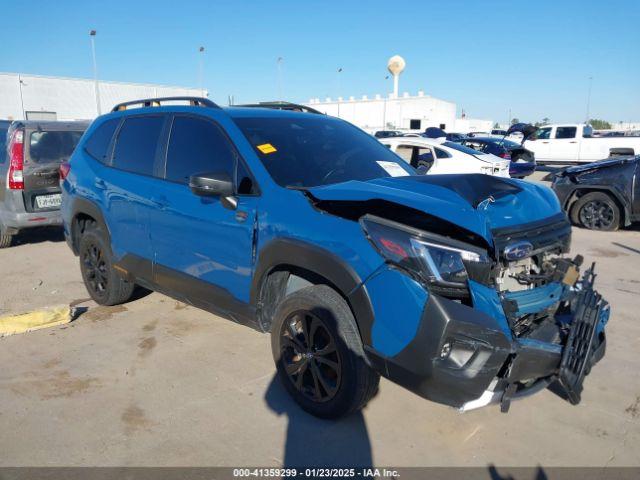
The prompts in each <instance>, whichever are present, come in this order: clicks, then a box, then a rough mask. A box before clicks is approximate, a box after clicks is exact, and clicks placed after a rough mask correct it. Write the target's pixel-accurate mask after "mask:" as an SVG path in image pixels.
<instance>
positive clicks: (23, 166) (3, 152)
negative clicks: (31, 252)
mask: <svg viewBox="0 0 640 480" xmlns="http://www.w3.org/2000/svg"><path fill="white" fill-rule="evenodd" d="M88 126H89V123H88V122H51V121H49V122H44V121H28V120H27V121H14V122H9V121H0V179H2V180H0V248H6V247H8V246H10V245H11V241H12V238H13V236H14V235H15V234H17V233H18V232H19V231H20V230H23V229H26V228H32V227H42V226H60V225H61V224H62V220H61V219H60V201H61V196H60V185H59V178H60V176H59V168H60V164H61V163H62V162H64V161H66V160H68V159H69V157H70V156H71V154H72V153H73V150H74V148H75V147H76V145H77V144H78V141H79V140H80V137H82V134H83V133H84V131H85V130H86V129H87V127H88Z"/></svg>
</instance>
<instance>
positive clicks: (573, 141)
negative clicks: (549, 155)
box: [569, 140, 578, 143]
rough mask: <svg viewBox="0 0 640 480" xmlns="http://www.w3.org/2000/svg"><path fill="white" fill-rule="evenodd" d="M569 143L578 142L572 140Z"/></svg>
mask: <svg viewBox="0 0 640 480" xmlns="http://www.w3.org/2000/svg"><path fill="white" fill-rule="evenodd" d="M569 143H578V142H576V141H575V140H572V141H570V142H569Z"/></svg>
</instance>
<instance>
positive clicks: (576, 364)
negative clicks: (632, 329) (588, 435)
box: [558, 268, 607, 405]
mask: <svg viewBox="0 0 640 480" xmlns="http://www.w3.org/2000/svg"><path fill="white" fill-rule="evenodd" d="M594 278H595V275H594V274H593V268H592V269H591V270H589V271H588V272H587V273H586V274H585V278H584V279H583V287H586V288H583V290H581V291H580V293H579V294H578V296H577V299H576V307H575V309H576V313H575V317H574V320H573V323H572V325H571V330H570V332H569V337H568V338H567V343H566V345H565V348H564V351H563V354H562V361H561V362H560V371H559V373H558V383H559V384H560V386H561V387H562V388H563V389H564V391H565V393H566V396H567V399H568V400H569V402H571V403H572V404H573V405H577V404H578V403H580V398H581V394H582V384H583V382H584V378H585V376H586V375H587V374H588V373H589V371H590V369H591V366H592V365H593V364H594V363H596V362H597V361H599V360H600V358H602V356H604V348H605V346H604V345H605V344H604V341H602V342H600V341H599V339H596V332H597V325H598V322H599V321H600V317H601V313H602V309H603V308H605V307H606V305H607V302H605V301H604V300H603V299H602V296H601V295H600V294H599V293H598V292H596V291H595V290H593V288H592V285H593V280H594Z"/></svg>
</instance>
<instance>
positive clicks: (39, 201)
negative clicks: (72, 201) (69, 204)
mask: <svg viewBox="0 0 640 480" xmlns="http://www.w3.org/2000/svg"><path fill="white" fill-rule="evenodd" d="M61 203H62V195H61V194H59V193H54V194H53V195H38V196H37V197H36V205H37V206H38V208H54V207H59V206H60V204H61Z"/></svg>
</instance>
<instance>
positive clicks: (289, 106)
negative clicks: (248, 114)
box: [234, 100, 324, 115]
mask: <svg viewBox="0 0 640 480" xmlns="http://www.w3.org/2000/svg"><path fill="white" fill-rule="evenodd" d="M234 106H235V107H253V108H272V109H275V110H291V111H293V112H305V113H317V114H320V115H324V114H323V113H322V112H320V111H318V110H316V109H315V108H311V107H307V106H306V105H300V104H298V103H291V102H283V101H280V100H277V101H274V102H259V103H249V104H246V105H234Z"/></svg>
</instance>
